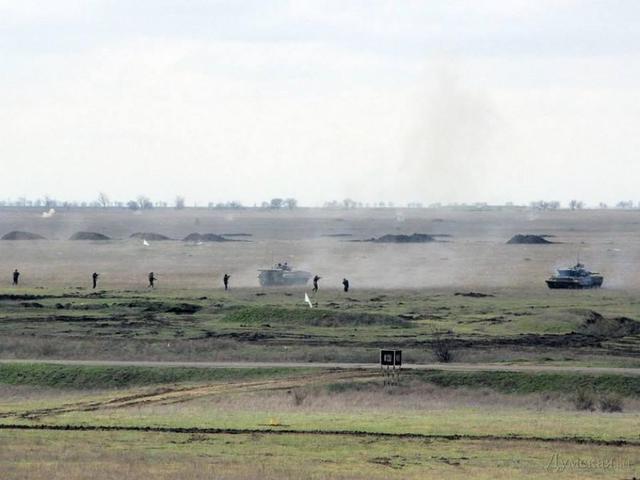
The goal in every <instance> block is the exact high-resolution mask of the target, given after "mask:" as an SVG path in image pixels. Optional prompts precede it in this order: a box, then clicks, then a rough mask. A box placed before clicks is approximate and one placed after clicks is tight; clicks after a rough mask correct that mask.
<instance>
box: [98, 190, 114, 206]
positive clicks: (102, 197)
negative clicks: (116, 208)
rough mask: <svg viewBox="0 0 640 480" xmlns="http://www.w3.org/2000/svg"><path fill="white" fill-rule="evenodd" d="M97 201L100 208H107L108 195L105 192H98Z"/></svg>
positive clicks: (108, 202)
mask: <svg viewBox="0 0 640 480" xmlns="http://www.w3.org/2000/svg"><path fill="white" fill-rule="evenodd" d="M98 203H99V204H100V206H101V207H102V208H107V207H108V206H109V204H110V203H111V202H110V201H109V197H108V196H107V194H106V193H104V192H100V193H99V194H98Z"/></svg>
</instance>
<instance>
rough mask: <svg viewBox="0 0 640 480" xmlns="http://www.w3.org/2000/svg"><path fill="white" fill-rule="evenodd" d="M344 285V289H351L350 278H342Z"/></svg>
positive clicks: (346, 290)
mask: <svg viewBox="0 0 640 480" xmlns="http://www.w3.org/2000/svg"><path fill="white" fill-rule="evenodd" d="M342 286H343V287H344V291H345V292H348V291H349V280H347V279H346V278H343V279H342Z"/></svg>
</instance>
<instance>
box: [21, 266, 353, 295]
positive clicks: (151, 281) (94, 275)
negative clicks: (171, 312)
mask: <svg viewBox="0 0 640 480" xmlns="http://www.w3.org/2000/svg"><path fill="white" fill-rule="evenodd" d="M99 276H100V274H99V273H97V272H93V273H92V274H91V281H92V285H93V288H94V289H95V288H96V287H97V286H98V277H99ZM230 278H231V275H229V274H228V273H225V274H224V276H223V277H222V283H223V284H224V289H225V290H229V279H230ZM321 278H322V277H320V276H318V275H316V276H315V277H313V292H314V293H317V292H318V282H319V281H320V279H321ZM148 279H149V286H148V288H154V287H155V283H156V280H158V277H157V276H156V274H155V273H153V272H149V275H148ZM19 280H20V272H19V271H18V269H17V268H16V269H15V270H14V271H13V284H14V285H18V283H19ZM342 288H343V290H344V291H345V292H348V291H349V280H347V279H346V278H343V279H342Z"/></svg>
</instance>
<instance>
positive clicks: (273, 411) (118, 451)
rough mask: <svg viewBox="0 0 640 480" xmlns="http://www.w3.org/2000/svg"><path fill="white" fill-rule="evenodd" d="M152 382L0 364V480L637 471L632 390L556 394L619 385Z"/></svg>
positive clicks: (310, 379) (266, 377)
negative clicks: (594, 397) (602, 407)
mask: <svg viewBox="0 0 640 480" xmlns="http://www.w3.org/2000/svg"><path fill="white" fill-rule="evenodd" d="M151 370H154V369H153V368H139V367H121V368H119V369H118V371H117V372H110V369H108V368H102V367H61V366H59V365H29V364H22V365H2V366H0V393H1V394H2V396H3V398H4V399H5V401H4V402H3V406H2V409H0V439H1V440H2V444H3V445H4V447H3V449H1V453H0V468H1V469H2V472H3V478H8V479H14V478H15V479H17V478H30V479H34V478H35V479H37V478H72V479H74V478H86V475H87V472H91V476H92V477H94V478H98V479H102V478H139V477H140V475H143V476H147V475H148V474H150V473H153V474H154V475H155V474H157V476H158V477H159V478H177V477H179V478H302V477H304V478H425V476H427V477H428V476H435V477H438V478H442V477H447V478H462V477H463V476H466V477H472V478H542V477H548V476H553V478H631V477H632V476H633V475H637V473H638V469H639V468H640V436H639V435H638V432H639V431H640V423H639V421H640V420H639V419H640V417H639V416H638V414H637V412H638V411H640V405H639V404H638V401H637V394H636V393H635V392H636V389H637V388H638V380H637V379H636V378H633V377H632V378H631V379H628V380H627V381H626V387H624V388H622V387H620V388H618V390H617V391H618V394H619V395H620V398H622V399H623V402H624V411H623V412H618V413H606V412H601V411H599V410H598V409H597V408H596V410H594V411H582V410H576V408H575V407H574V406H573V404H572V400H571V399H572V395H573V393H572V392H571V389H570V388H568V387H567V385H576V384H582V385H585V386H588V387H590V388H592V389H593V391H594V392H596V391H598V389H599V386H600V387H601V386H603V385H609V384H611V383H613V384H616V382H615V381H613V380H612V379H611V378H609V377H606V376H602V377H600V376H587V377H584V376H580V375H572V374H563V375H560V376H559V378H555V377H554V376H549V375H542V376H541V375H539V374H535V373H533V374H517V373H512V374H508V377H509V378H508V379H507V378H505V374H503V373H499V372H496V373H494V374H484V373H483V374H478V375H476V377H475V378H474V377H473V376H470V375H469V374H464V373H458V372H414V373H408V374H407V375H406V376H405V377H403V379H402V381H401V384H400V385H399V386H396V387H389V386H386V387H385V386H383V382H382V378H381V377H380V376H379V374H377V373H375V372H368V371H359V370H348V371H333V370H317V371H314V372H309V371H307V370H305V369H289V370H287V369H276V370H272V371H256V370H251V369H247V370H242V369H241V370H238V369H228V370H224V369H219V370H215V371H214V370H206V369H200V370H202V371H200V370H197V369H182V368H157V369H155V371H153V372H152V371H151ZM203 371H204V373H203ZM47 373H48V374H49V375H47ZM110 373H113V374H114V375H116V376H117V378H119V379H121V380H120V381H119V382H117V383H116V382H114V381H113V380H112V378H111V375H110ZM123 378H126V379H127V380H126V381H122V379H123ZM70 379H81V381H79V382H78V384H77V385H73V382H70ZM619 381H620V382H621V383H620V385H622V384H624V383H625V382H624V381H622V380H619ZM443 384H446V385H447V386H443ZM505 384H509V386H508V388H505ZM608 390H609V389H608ZM610 390H611V391H616V387H614V388H611V389H610ZM143 472H144V473H143Z"/></svg>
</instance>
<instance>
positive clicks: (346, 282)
mask: <svg viewBox="0 0 640 480" xmlns="http://www.w3.org/2000/svg"><path fill="white" fill-rule="evenodd" d="M321 278H322V277H319V276H318V275H316V276H315V277H313V293H317V292H318V282H319V281H320V279H321ZM342 289H343V290H344V291H345V292H348V291H349V280H347V279H346V278H343V279H342Z"/></svg>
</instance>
